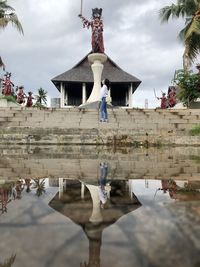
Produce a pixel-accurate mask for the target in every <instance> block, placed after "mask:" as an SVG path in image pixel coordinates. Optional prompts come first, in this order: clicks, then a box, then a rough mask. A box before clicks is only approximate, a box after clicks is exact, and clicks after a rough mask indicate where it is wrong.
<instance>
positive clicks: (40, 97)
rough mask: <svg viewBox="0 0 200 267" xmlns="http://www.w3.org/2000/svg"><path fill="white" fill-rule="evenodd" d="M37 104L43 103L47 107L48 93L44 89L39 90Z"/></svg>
mask: <svg viewBox="0 0 200 267" xmlns="http://www.w3.org/2000/svg"><path fill="white" fill-rule="evenodd" d="M36 99H37V100H36V104H40V105H42V102H43V103H44V104H45V105H46V104H47V91H45V90H44V89H43V88H41V87H40V88H39V89H38V95H37V96H36Z"/></svg>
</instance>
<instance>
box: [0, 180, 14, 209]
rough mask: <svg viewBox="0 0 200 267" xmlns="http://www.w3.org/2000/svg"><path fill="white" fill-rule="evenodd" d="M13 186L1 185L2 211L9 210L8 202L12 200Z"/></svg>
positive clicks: (0, 199)
mask: <svg viewBox="0 0 200 267" xmlns="http://www.w3.org/2000/svg"><path fill="white" fill-rule="evenodd" d="M11 195H12V187H11V185H3V186H2V187H0V203H1V207H0V211H1V213H4V212H7V204H8V203H9V202H10V201H11Z"/></svg>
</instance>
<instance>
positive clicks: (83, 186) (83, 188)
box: [81, 182, 85, 199]
mask: <svg viewBox="0 0 200 267" xmlns="http://www.w3.org/2000/svg"><path fill="white" fill-rule="evenodd" d="M84 197H85V184H84V183H83V182H81V199H84Z"/></svg>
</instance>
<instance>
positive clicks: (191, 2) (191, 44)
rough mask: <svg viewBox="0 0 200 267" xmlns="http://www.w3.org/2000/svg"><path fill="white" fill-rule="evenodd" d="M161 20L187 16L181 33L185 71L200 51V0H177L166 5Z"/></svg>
mask: <svg viewBox="0 0 200 267" xmlns="http://www.w3.org/2000/svg"><path fill="white" fill-rule="evenodd" d="M159 15H160V19H161V22H168V20H169V18H170V17H171V18H177V19H178V18H179V17H182V18H185V27H184V28H183V29H182V30H181V32H180V33H179V37H180V39H181V41H182V42H183V43H184V46H185V50H184V53H183V68H184V70H185V71H188V70H189V67H190V66H191V64H192V63H193V62H194V60H195V59H196V57H197V56H198V54H199V52H200V0H177V4H172V5H171V6H165V7H163V8H162V9H160V11H159Z"/></svg>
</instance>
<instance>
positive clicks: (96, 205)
mask: <svg viewBox="0 0 200 267" xmlns="http://www.w3.org/2000/svg"><path fill="white" fill-rule="evenodd" d="M86 186H87V188H88V189H89V191H90V195H91V197H92V214H91V216H90V219H89V221H90V222H96V223H97V222H102V221H103V217H102V214H101V207H100V198H99V190H98V186H95V185H86Z"/></svg>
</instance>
